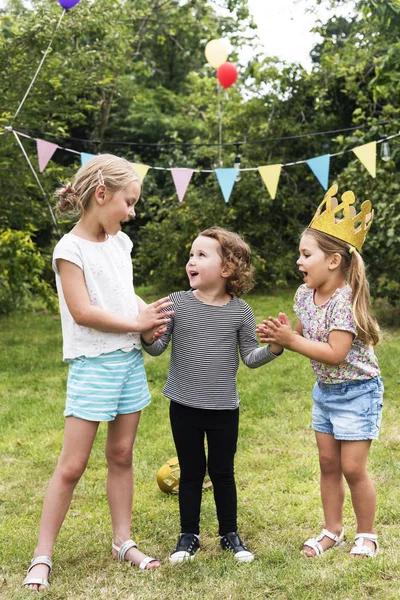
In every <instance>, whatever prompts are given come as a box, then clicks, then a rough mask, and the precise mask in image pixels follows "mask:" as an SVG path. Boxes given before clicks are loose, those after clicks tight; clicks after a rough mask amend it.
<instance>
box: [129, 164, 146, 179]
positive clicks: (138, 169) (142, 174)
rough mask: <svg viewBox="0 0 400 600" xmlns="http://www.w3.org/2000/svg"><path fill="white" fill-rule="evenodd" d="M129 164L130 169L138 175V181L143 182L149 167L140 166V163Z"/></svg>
mask: <svg viewBox="0 0 400 600" xmlns="http://www.w3.org/2000/svg"><path fill="white" fill-rule="evenodd" d="M131 164H132V167H133V168H134V169H135V171H136V173H137V174H138V175H139V177H140V179H141V180H142V181H143V179H144V178H145V177H146V175H147V171H148V170H149V169H150V167H149V166H147V165H142V164H140V163H131Z"/></svg>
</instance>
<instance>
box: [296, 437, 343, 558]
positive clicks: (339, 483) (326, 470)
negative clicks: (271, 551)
mask: <svg viewBox="0 0 400 600" xmlns="http://www.w3.org/2000/svg"><path fill="white" fill-rule="evenodd" d="M315 438H316V440H317V445H318V452H319V464H320V469H321V478H320V486H321V500H322V507H323V510H324V517H325V528H326V529H327V530H328V531H331V532H332V533H334V534H335V535H339V534H340V532H341V530H342V523H343V503H344V482H343V475H342V466H341V442H340V441H338V440H335V438H334V437H333V435H330V434H326V433H319V432H318V431H317V432H315ZM320 544H321V546H322V547H323V548H324V549H325V548H329V547H330V546H332V545H333V544H334V542H333V540H331V539H330V538H328V537H324V538H322V540H321V542H320ZM303 552H304V554H305V555H306V556H308V557H310V558H313V557H314V556H315V551H314V550H313V548H310V547H309V546H304V550H303Z"/></svg>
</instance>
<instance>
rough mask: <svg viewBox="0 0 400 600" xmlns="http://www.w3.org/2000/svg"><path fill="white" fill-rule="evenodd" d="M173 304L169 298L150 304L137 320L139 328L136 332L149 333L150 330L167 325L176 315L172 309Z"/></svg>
mask: <svg viewBox="0 0 400 600" xmlns="http://www.w3.org/2000/svg"><path fill="white" fill-rule="evenodd" d="M172 305H173V302H171V300H170V299H169V297H168V296H167V297H166V298H160V300H157V301H156V302H152V304H148V305H147V306H146V308H144V309H143V310H142V311H141V312H140V313H139V315H138V316H137V318H136V321H137V328H136V331H138V332H140V333H141V332H142V331H148V330H149V329H157V328H158V327H160V326H163V325H167V324H168V323H169V322H170V320H171V318H170V317H171V316H172V315H173V314H174V311H173V310H170V307H171V306H172Z"/></svg>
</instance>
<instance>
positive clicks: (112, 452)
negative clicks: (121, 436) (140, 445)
mask: <svg viewBox="0 0 400 600" xmlns="http://www.w3.org/2000/svg"><path fill="white" fill-rule="evenodd" d="M106 458H107V463H108V465H109V466H113V465H114V466H117V467H125V468H130V467H131V466H132V445H131V444H117V445H113V446H107V447H106Z"/></svg>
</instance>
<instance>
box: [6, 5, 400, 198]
mask: <svg viewBox="0 0 400 600" xmlns="http://www.w3.org/2000/svg"><path fill="white" fill-rule="evenodd" d="M0 2H1V0H0ZM4 130H5V131H11V132H13V133H14V134H15V135H16V137H17V139H18V136H21V137H24V138H28V139H31V140H35V141H36V148H37V156H38V162H39V170H40V172H41V173H43V171H44V170H45V169H46V166H47V165H48V163H49V161H50V160H51V158H52V156H53V154H54V153H55V151H56V150H57V149H58V150H65V151H66V152H73V153H74V154H79V155H80V160H81V164H82V165H84V164H85V163H86V162H87V161H88V160H90V159H91V158H93V157H94V156H96V154H89V153H87V152H77V151H76V150H72V149H69V148H64V147H63V146H58V145H57V144H54V143H52V142H48V141H46V140H43V139H40V138H34V137H31V136H30V135H27V134H26V133H22V132H17V131H14V130H13V128H12V127H11V126H7V127H5V128H4ZM0 134H1V133H0ZM399 136H400V132H399V133H397V134H395V135H392V136H390V138H387V137H385V138H383V139H381V140H378V141H375V142H370V143H368V144H364V145H362V146H358V147H356V148H352V149H349V150H344V151H342V152H337V153H336V154H332V155H331V154H323V155H321V156H316V157H315V158H309V159H308V160H298V161H295V162H289V163H282V164H273V165H263V166H259V167H252V168H249V169H240V168H239V169H237V168H235V167H234V168H228V169H223V168H220V169H214V171H215V174H216V176H217V179H218V183H219V185H220V188H221V191H222V194H223V196H224V200H225V202H229V199H230V196H231V193H232V190H233V186H234V185H235V181H236V180H237V177H238V174H239V175H240V172H241V171H242V170H244V171H258V172H259V174H260V176H261V178H262V180H263V182H264V184H265V186H266V188H267V190H268V192H269V194H270V196H271V198H272V199H273V200H274V199H275V197H276V192H277V189H278V184H279V179H280V174H281V171H282V168H283V167H289V166H290V167H291V166H294V165H300V164H304V163H307V165H308V166H309V167H310V169H311V171H312V172H313V174H314V175H315V177H316V178H317V179H318V181H319V183H320V184H321V185H322V187H323V188H324V189H325V190H327V189H328V185H329V183H328V182H329V167H330V158H331V156H337V155H338V154H345V153H348V152H353V153H354V154H355V155H356V156H357V158H358V159H359V160H360V162H361V163H362V164H363V166H364V167H365V168H366V169H367V171H368V172H369V174H370V175H371V176H372V177H374V178H375V177H376V148H377V144H380V143H382V142H384V141H387V139H392V138H396V137H399ZM131 165H132V167H133V168H134V169H135V171H136V172H137V173H138V175H139V177H140V178H141V180H142V181H143V179H144V178H145V177H146V175H147V172H148V170H149V169H159V170H161V171H170V172H171V175H172V179H173V181H174V184H175V189H176V193H177V196H178V199H179V202H182V201H183V199H184V196H185V194H186V192H187V188H188V186H189V183H190V181H191V179H192V175H193V173H194V172H199V173H210V172H212V171H210V170H209V169H204V170H203V169H191V168H183V167H173V168H171V167H153V166H149V165H144V164H142V163H131Z"/></svg>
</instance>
